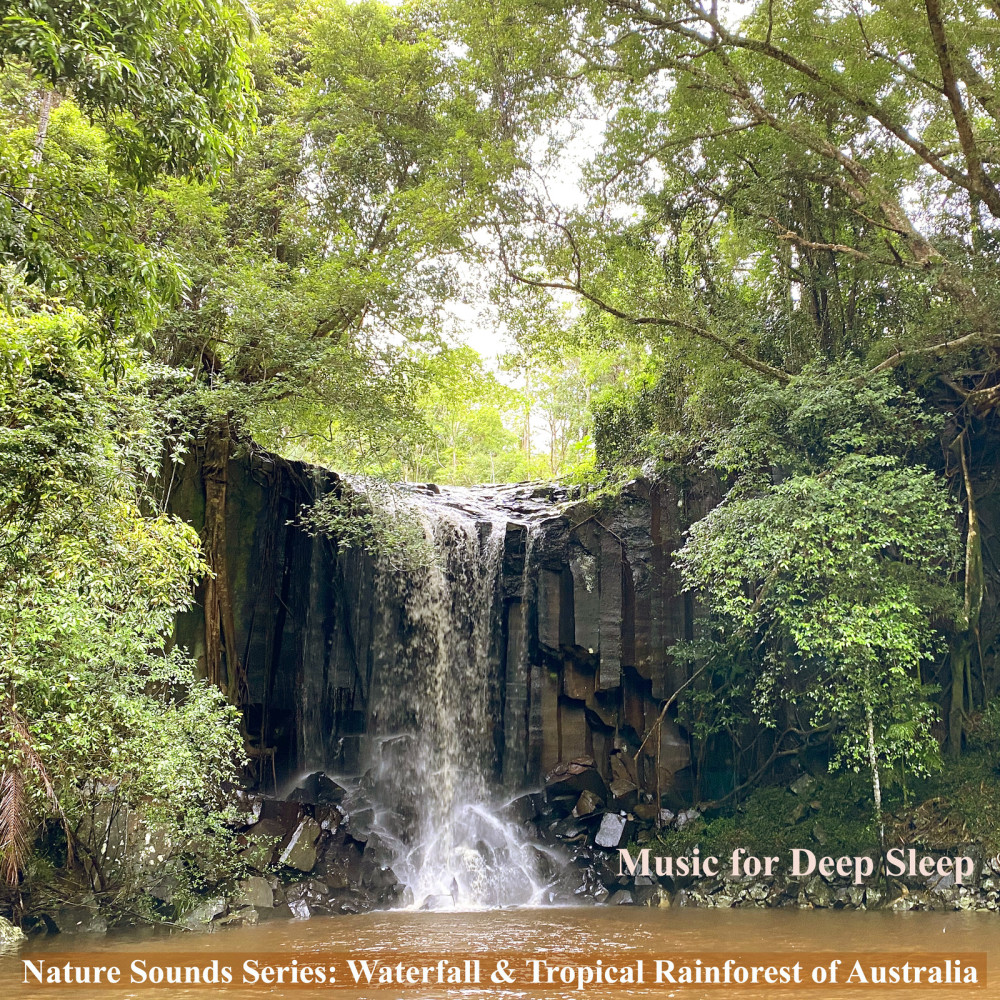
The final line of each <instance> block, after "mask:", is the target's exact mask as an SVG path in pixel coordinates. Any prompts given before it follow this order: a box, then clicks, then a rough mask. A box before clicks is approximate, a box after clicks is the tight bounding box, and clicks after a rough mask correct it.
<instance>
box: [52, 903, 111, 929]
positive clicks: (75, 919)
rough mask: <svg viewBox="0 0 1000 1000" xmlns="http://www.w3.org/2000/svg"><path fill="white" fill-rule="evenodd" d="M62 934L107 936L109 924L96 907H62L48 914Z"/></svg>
mask: <svg viewBox="0 0 1000 1000" xmlns="http://www.w3.org/2000/svg"><path fill="white" fill-rule="evenodd" d="M46 916H47V917H48V918H49V920H50V922H51V923H52V924H54V925H55V928H56V930H57V931H58V932H59V933H60V934H106V933H107V930H108V925H107V922H106V921H105V919H104V917H102V916H101V914H100V912H99V911H98V909H97V907H96V905H95V906H75V905H68V906H60V907H59V909H57V910H49V911H48V912H47V913H46Z"/></svg>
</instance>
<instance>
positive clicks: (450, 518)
mask: <svg viewBox="0 0 1000 1000" xmlns="http://www.w3.org/2000/svg"><path fill="white" fill-rule="evenodd" d="M405 506H406V508H407V513H406V516H407V517H410V518H412V519H414V521H415V523H416V524H417V525H419V529H420V532H421V533H422V536H423V541H424V545H423V553H424V555H423V558H422V559H420V560H419V561H418V562H417V563H416V564H415V565H410V566H408V567H407V568H406V569H404V570H400V569H399V567H398V566H393V565H392V564H391V561H388V560H384V561H383V562H382V564H380V565H379V567H378V575H377V586H376V592H377V606H376V629H375V645H376V648H375V650H374V654H375V655H374V659H373V668H372V688H371V700H370V709H369V720H368V737H367V739H368V748H367V757H368V770H367V772H366V775H365V778H364V781H363V787H364V790H365V793H366V795H367V798H368V801H369V802H370V803H371V807H372V809H373V813H374V820H373V827H372V829H373V835H374V836H376V837H378V838H380V840H381V841H382V844H383V845H384V847H385V848H386V849H387V851H388V853H389V856H390V857H391V859H392V862H391V864H392V869H393V871H394V872H395V874H396V875H397V877H398V878H399V879H400V881H401V882H402V883H403V884H404V885H405V886H406V888H407V890H408V893H407V897H408V898H407V901H408V903H409V905H412V906H414V907H418V908H442V907H449V908H450V907H456V908H483V907H497V906H514V905H535V904H539V903H543V902H547V901H548V899H549V890H550V887H551V884H552V878H553V872H554V871H556V869H557V868H558V867H559V866H558V865H556V864H554V863H553V859H552V858H551V857H550V852H548V851H543V850H542V849H541V848H539V847H538V846H536V845H535V844H533V843H532V842H531V841H530V839H529V838H528V837H527V835H526V832H525V831H524V829H523V828H522V827H521V826H520V825H518V824H517V823H516V822H514V821H512V820H511V819H510V818H506V817H505V816H504V815H503V811H502V809H501V808H499V806H500V805H502V803H500V802H499V800H498V797H497V796H498V789H499V784H500V783H499V781H498V780H497V779H498V777H499V776H498V774H497V771H498V749H499V747H498V744H499V743H501V742H502V740H503V738H504V735H503V732H502V723H501V721H500V720H501V716H502V709H501V707H500V706H501V699H502V697H503V680H504V678H503V670H502V666H501V663H500V655H501V651H500V649H499V636H500V624H501V621H500V616H501V615H502V613H503V597H502V574H503V556H504V542H505V538H506V532H507V516H506V515H505V514H503V513H502V512H500V511H498V510H496V509H491V508H490V507H489V506H484V505H483V503H482V502H481V500H480V498H478V497H476V496H475V495H474V494H473V493H472V492H471V491H460V490H449V491H448V493H447V494H445V495H443V496H434V495H425V494H422V493H419V492H414V493H413V494H412V495H411V496H410V497H409V498H408V500H407V502H406V504H405ZM522 655H526V654H524V653H522ZM519 666H520V664H519ZM522 752H523V751H522Z"/></svg>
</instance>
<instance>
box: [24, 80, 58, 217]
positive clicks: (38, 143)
mask: <svg viewBox="0 0 1000 1000" xmlns="http://www.w3.org/2000/svg"><path fill="white" fill-rule="evenodd" d="M55 99H56V94H55V91H54V90H48V89H46V90H43V91H42V103H41V104H40V105H39V107H38V125H37V127H36V128H35V141H34V144H33V147H32V150H31V174H30V175H29V176H28V183H27V185H26V186H25V189H24V198H23V199H22V200H23V201H24V204H25V205H26V206H27V207H28V208H31V203H32V202H33V201H34V200H35V176H36V171H37V170H38V168H39V167H40V166H41V163H42V157H43V156H44V155H45V139H46V137H47V136H48V134H49V119H50V118H51V116H52V107H53V105H54V104H55Z"/></svg>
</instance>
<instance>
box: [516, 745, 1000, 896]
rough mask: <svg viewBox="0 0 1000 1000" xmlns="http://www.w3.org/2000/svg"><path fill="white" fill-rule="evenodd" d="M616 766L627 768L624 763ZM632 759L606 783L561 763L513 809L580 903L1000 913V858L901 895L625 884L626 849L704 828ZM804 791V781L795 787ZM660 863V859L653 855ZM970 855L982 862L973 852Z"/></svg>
mask: <svg viewBox="0 0 1000 1000" xmlns="http://www.w3.org/2000/svg"><path fill="white" fill-rule="evenodd" d="M616 758H619V759H618V760H617V762H616ZM628 763H629V761H628V759H627V757H626V755H625V754H624V753H618V754H616V755H615V756H614V757H612V775H613V778H612V781H611V782H610V783H608V782H606V781H605V780H604V778H603V777H602V776H601V774H600V773H599V771H598V769H597V766H596V764H595V763H594V761H593V760H592V759H591V758H589V757H578V758H576V759H574V760H572V761H569V762H566V763H560V764H558V765H557V766H556V767H554V768H553V769H552V770H551V771H550V772H549V774H548V776H547V778H546V782H545V790H544V792H532V793H529V794H525V795H522V796H520V797H519V798H517V799H515V800H514V801H513V802H511V803H510V805H509V806H508V807H507V808H508V813H509V815H511V816H512V817H516V818H517V819H518V820H519V821H520V822H524V823H528V824H530V825H531V827H532V828H533V829H534V830H535V832H536V835H537V836H538V838H539V839H540V840H541V841H543V842H544V841H548V842H550V843H553V844H559V845H561V846H562V848H563V850H564V851H565V852H566V853H567V856H568V872H567V874H566V876H565V877H564V879H563V880H562V881H563V883H565V884H572V885H573V886H574V888H573V889H572V892H573V895H574V896H575V898H577V899H580V900H592V901H594V902H598V903H605V904H607V905H611V906H630V905H637V906H700V907H721V908H731V907H800V908H808V909H856V910H860V909H873V908H880V909H890V910H894V911H897V910H992V911H1000V858H993V859H986V858H982V859H980V863H977V866H976V872H975V876H974V878H973V880H972V882H971V884H968V885H964V886H959V885H956V884H955V882H954V879H953V878H952V879H948V878H944V879H942V878H941V877H940V876H936V875H935V876H932V877H930V878H921V877H914V878H910V879H900V880H896V881H895V882H894V883H893V884H892V886H890V887H886V886H884V885H880V884H876V883H872V884H869V885H863V886H857V885H853V884H852V883H851V881H850V878H847V879H845V878H841V877H839V876H836V875H835V876H833V877H831V878H824V877H823V876H821V875H816V874H814V875H811V876H807V877H803V878H790V877H786V876H784V875H779V876H776V877H774V878H772V879H769V880H766V881H764V880H759V879H750V878H733V877H728V876H726V875H724V874H723V875H720V876H718V877H715V878H696V877H685V878H669V877H656V876H655V875H644V874H642V873H641V872H638V873H636V874H634V875H633V874H629V873H628V871H627V870H626V871H625V873H624V874H622V866H621V860H620V858H621V856H620V854H619V848H627V849H628V850H629V851H630V853H631V854H632V855H633V856H637V855H638V853H639V851H640V850H641V848H642V847H644V846H652V845H653V844H655V839H654V838H655V835H656V832H657V829H663V828H674V829H683V828H684V827H685V826H687V825H688V824H689V823H692V822H694V821H695V820H697V819H699V818H700V813H699V812H698V810H697V809H693V808H689V809H680V810H678V811H677V812H676V813H675V812H674V811H672V810H670V809H666V808H663V807H662V806H658V805H657V803H655V802H652V801H650V797H649V796H648V795H646V794H645V793H642V792H641V791H639V790H638V789H637V788H636V787H635V785H634V784H632V783H631V782H630V772H629V770H628ZM801 785H802V779H800V780H799V781H798V782H796V783H795V785H793V788H792V790H793V791H795V790H796V786H801ZM654 853H655V852H654ZM963 853H965V854H970V855H975V856H978V855H979V853H980V852H978V849H977V848H975V847H973V846H971V845H965V846H964V847H963Z"/></svg>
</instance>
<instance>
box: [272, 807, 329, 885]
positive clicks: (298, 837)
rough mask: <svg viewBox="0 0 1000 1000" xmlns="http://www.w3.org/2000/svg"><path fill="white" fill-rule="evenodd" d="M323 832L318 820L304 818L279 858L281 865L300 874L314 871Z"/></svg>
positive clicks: (308, 817) (309, 817)
mask: <svg viewBox="0 0 1000 1000" xmlns="http://www.w3.org/2000/svg"><path fill="white" fill-rule="evenodd" d="M321 832H322V831H321V830H320V827H319V823H317V822H316V820H314V819H313V818H312V817H311V816H306V817H304V818H303V819H302V820H301V821H300V823H299V825H298V826H297V827H296V828H295V830H294V831H293V832H292V836H291V838H290V839H289V840H288V843H287V844H286V845H285V846H284V848H283V849H282V851H281V854H280V855H279V856H278V861H279V863H280V864H283V865H288V867H289V868H297V869H298V870H299V871H300V872H308V871H312V869H313V867H314V865H315V864H316V841H317V840H318V839H319V835H320V833H321Z"/></svg>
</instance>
